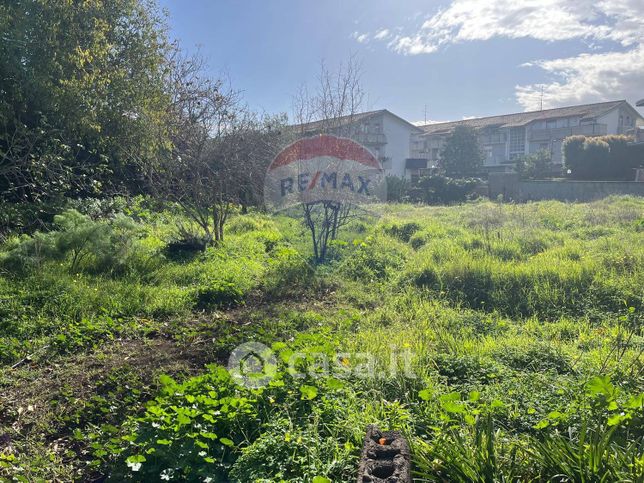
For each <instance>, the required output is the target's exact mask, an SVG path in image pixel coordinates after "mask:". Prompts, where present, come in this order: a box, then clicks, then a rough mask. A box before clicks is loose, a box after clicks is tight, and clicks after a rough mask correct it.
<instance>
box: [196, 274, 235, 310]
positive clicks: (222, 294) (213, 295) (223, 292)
mask: <svg viewBox="0 0 644 483" xmlns="http://www.w3.org/2000/svg"><path fill="white" fill-rule="evenodd" d="M243 300H244V292H243V291H242V290H241V288H240V287H239V286H238V285H237V284H236V283H235V282H230V281H225V280H214V281H213V282H212V284H211V285H209V286H206V287H201V288H199V289H198V290H197V298H196V305H195V308H196V309H198V310H213V309H218V308H222V307H223V308H230V307H235V306H236V305H239V304H240V303H242V301H243Z"/></svg>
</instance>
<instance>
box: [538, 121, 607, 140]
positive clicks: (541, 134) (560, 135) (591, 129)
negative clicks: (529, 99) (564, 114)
mask: <svg viewBox="0 0 644 483" xmlns="http://www.w3.org/2000/svg"><path fill="white" fill-rule="evenodd" d="M607 132H608V130H607V126H606V124H583V125H581V126H571V127H558V128H553V129H531V130H530V141H550V140H551V139H564V138H566V137H568V136H576V135H582V136H604V135H606V134H607Z"/></svg>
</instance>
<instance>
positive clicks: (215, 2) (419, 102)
mask: <svg viewBox="0 0 644 483" xmlns="http://www.w3.org/2000/svg"><path fill="white" fill-rule="evenodd" d="M160 5H161V6H162V7H163V8H165V9H167V11H168V14H169V18H168V20H169V23H170V26H171V34H172V35H173V37H175V38H176V39H178V40H179V41H180V42H181V45H182V47H183V48H184V49H186V50H194V49H196V48H199V49H200V51H201V53H202V54H203V55H204V56H205V57H206V59H207V60H208V63H209V66H210V70H211V74H212V75H213V76H221V75H224V76H227V77H228V78H229V79H230V81H231V83H232V85H233V87H235V88H237V89H239V90H242V91H243V93H244V97H245V99H246V100H247V102H248V103H249V105H251V107H254V108H255V109H260V110H265V111H267V112H269V113H278V112H289V111H290V109H291V99H292V96H293V94H294V93H295V92H296V91H297V90H298V88H299V87H300V86H301V85H302V84H303V83H307V84H309V85H313V84H314V83H315V76H316V74H317V73H318V72H319V69H320V62H321V61H322V60H324V61H325V63H326V64H327V65H328V66H329V67H330V68H331V69H333V68H335V67H336V66H337V65H338V64H339V63H340V62H342V61H345V60H346V59H347V58H348V56H349V55H350V54H352V53H353V54H355V55H356V56H357V57H358V58H359V59H360V61H361V63H362V72H363V77H362V78H363V85H364V88H365V90H366V92H367V94H368V97H367V100H366V102H365V106H364V107H365V110H370V109H379V108H387V109H389V110H391V111H393V112H395V113H396V114H398V115H400V116H402V117H404V118H405V119H408V120H410V121H422V120H423V118H424V109H425V105H427V118H428V120H431V121H437V120H438V121H440V120H454V119H462V118H464V117H471V116H485V115H493V114H501V113H508V112H516V111H523V110H530V109H535V108H537V109H538V107H539V99H540V95H541V90H542V89H543V92H544V95H543V104H544V107H557V106H563V105H570V104H576V103H584V102H597V101H603V100H612V99H622V98H625V99H627V100H629V101H630V102H632V103H634V102H635V100H637V99H640V98H642V97H644V23H643V22H644V20H643V19H644V1H642V0H513V1H512V0H446V1H431V0H425V1H423V0H405V1H401V0H398V1H396V0H353V1H351V0H325V1H322V0H318V1H312V0H236V1H235V0H190V1H188V0H183V1H181V0H160Z"/></svg>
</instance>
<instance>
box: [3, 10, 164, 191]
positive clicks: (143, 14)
mask: <svg viewBox="0 0 644 483" xmlns="http://www.w3.org/2000/svg"><path fill="white" fill-rule="evenodd" d="M0 32H2V34H0V35H1V41H0V78H1V79H2V84H1V87H0V92H1V95H0V201H10V202H15V201H38V200H41V199H42V200H47V199H50V198H52V197H54V196H57V195H70V194H71V195H88V194H91V195H96V194H101V193H103V192H104V191H105V190H111V191H116V190H122V189H124V188H126V189H134V190H136V189H139V187H138V185H137V181H138V176H137V171H136V167H137V166H138V164H139V163H138V162H139V161H141V160H144V159H151V158H153V157H154V156H156V155H157V154H158V147H159V146H160V145H161V144H162V142H163V139H162V138H163V133H164V123H165V119H164V115H165V113H166V112H167V102H168V98H167V96H166V93H165V91H164V85H163V76H164V73H165V71H166V69H167V62H166V58H167V53H168V49H169V44H168V41H167V38H166V27H165V22H164V18H163V17H162V16H161V15H160V14H159V13H158V11H157V9H156V7H155V5H154V3H153V2H152V1H147V0H112V1H109V2H105V1H102V0H87V1H83V2H58V1H50V0H15V1H11V2H3V3H2V5H0Z"/></svg>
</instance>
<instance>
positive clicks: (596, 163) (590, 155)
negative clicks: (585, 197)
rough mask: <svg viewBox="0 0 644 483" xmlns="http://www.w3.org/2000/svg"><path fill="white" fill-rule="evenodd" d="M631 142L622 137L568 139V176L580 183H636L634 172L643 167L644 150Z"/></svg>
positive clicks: (576, 137) (565, 149)
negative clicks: (606, 181) (623, 181)
mask: <svg viewBox="0 0 644 483" xmlns="http://www.w3.org/2000/svg"><path fill="white" fill-rule="evenodd" d="M629 141H630V138H629V137H627V136H619V135H609V136H600V137H585V136H571V137H568V138H566V139H565V141H564V143H563V154H564V163H565V166H566V168H567V169H569V170H570V174H569V176H570V177H571V178H572V179H579V180H627V181H631V180H633V179H634V171H633V170H634V169H635V168H638V167H641V166H642V156H641V155H642V148H641V147H640V146H638V145H635V144H628V142H629Z"/></svg>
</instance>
